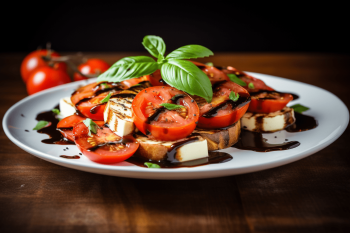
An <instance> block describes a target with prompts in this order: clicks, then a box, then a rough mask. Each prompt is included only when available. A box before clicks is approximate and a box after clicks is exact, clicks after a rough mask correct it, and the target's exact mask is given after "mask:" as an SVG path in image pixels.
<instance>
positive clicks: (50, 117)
mask: <svg viewBox="0 0 350 233" xmlns="http://www.w3.org/2000/svg"><path fill="white" fill-rule="evenodd" d="M55 108H57V109H59V105H57V106H56V107H54V109H55ZM36 120H37V121H48V122H50V124H49V126H47V127H45V128H42V129H39V130H38V133H41V134H47V135H49V136H50V138H48V139H44V140H42V141H41V142H43V143H45V144H60V145H72V144H73V145H74V142H71V141H69V140H68V139H66V138H64V137H63V135H62V134H61V133H60V132H59V131H58V130H57V129H56V126H57V124H58V119H57V118H56V115H55V113H53V112H52V111H51V110H50V111H46V112H42V113H39V114H38V115H37V116H36Z"/></svg>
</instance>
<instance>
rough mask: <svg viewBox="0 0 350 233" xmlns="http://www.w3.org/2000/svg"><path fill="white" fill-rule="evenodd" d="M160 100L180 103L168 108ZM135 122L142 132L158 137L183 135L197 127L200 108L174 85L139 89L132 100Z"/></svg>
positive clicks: (160, 139) (165, 139) (151, 136)
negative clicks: (173, 108) (176, 107)
mask: <svg viewBox="0 0 350 233" xmlns="http://www.w3.org/2000/svg"><path fill="white" fill-rule="evenodd" d="M162 103H172V104H177V105H182V106H183V108H180V109H176V110H167V109H166V108H164V107H162V106H160V104H162ZM132 109H133V112H134V117H135V118H134V124H135V125H136V127H137V128H138V129H139V130H140V131H141V132H142V133H144V134H146V135H148V136H149V137H150V138H154V139H156V140H159V141H175V140H178V139H181V138H185V137H187V136H188V135H190V134H191V133H192V131H193V130H194V129H195V128H196V122H197V121H198V117H199V109H198V106H197V104H196V103H195V102H194V100H193V99H192V98H191V97H190V96H189V95H187V94H186V93H185V92H183V91H179V90H177V89H176V88H173V87H166V86H158V87H149V88H146V89H144V90H142V91H141V92H140V93H138V94H137V95H136V97H135V99H134V101H133V103H132Z"/></svg>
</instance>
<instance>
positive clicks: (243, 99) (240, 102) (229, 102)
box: [203, 96, 250, 118]
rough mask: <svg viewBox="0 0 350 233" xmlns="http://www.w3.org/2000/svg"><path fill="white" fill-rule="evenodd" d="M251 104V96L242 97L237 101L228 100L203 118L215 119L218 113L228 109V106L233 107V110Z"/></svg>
mask: <svg viewBox="0 0 350 233" xmlns="http://www.w3.org/2000/svg"><path fill="white" fill-rule="evenodd" d="M249 102H250V97H249V96H240V97H239V98H238V100H237V101H232V100H227V101H225V102H223V103H221V104H219V105H218V106H216V107H214V108H212V109H210V110H209V111H208V112H206V113H205V114H203V117H205V118H211V117H214V116H216V115H217V114H218V111H219V110H220V109H224V108H226V107H227V105H231V106H232V109H234V108H237V107H238V108H239V107H242V106H244V105H246V104H248V103H249Z"/></svg>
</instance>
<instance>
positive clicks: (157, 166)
mask: <svg viewBox="0 0 350 233" xmlns="http://www.w3.org/2000/svg"><path fill="white" fill-rule="evenodd" d="M144 164H145V165H146V166H147V167H148V168H160V166H159V165H158V164H155V163H150V162H145V163H144Z"/></svg>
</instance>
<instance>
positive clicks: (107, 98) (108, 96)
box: [100, 93, 112, 104]
mask: <svg viewBox="0 0 350 233" xmlns="http://www.w3.org/2000/svg"><path fill="white" fill-rule="evenodd" d="M111 95H112V94H111V93H109V94H108V95H107V96H106V97H105V98H103V100H101V101H100V103H101V104H103V103H107V102H108V100H109V98H111Z"/></svg>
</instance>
